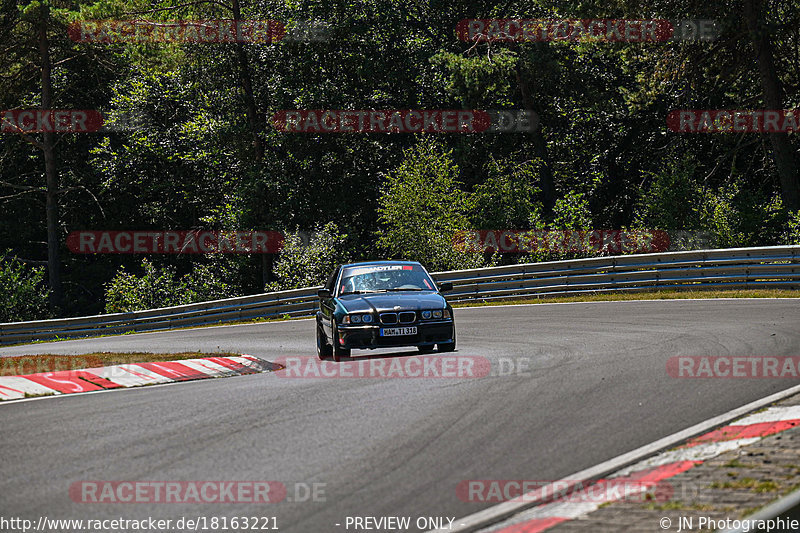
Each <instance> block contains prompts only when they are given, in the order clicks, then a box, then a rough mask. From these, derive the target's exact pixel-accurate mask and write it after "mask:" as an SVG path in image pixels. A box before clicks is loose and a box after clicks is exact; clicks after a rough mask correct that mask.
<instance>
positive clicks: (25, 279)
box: [0, 251, 50, 322]
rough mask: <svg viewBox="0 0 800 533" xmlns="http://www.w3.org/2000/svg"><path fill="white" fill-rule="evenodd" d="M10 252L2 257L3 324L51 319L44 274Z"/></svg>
mask: <svg viewBox="0 0 800 533" xmlns="http://www.w3.org/2000/svg"><path fill="white" fill-rule="evenodd" d="M9 254H10V251H6V253H5V254H3V255H2V256H0V286H2V287H3V292H2V296H0V322H17V321H21V320H40V319H43V318H49V317H50V314H49V312H48V309H47V299H48V292H49V290H48V289H47V288H46V287H45V284H44V283H43V279H44V270H43V269H42V268H29V267H27V266H25V264H24V263H22V262H21V261H20V260H19V259H17V257H15V256H10V255H9Z"/></svg>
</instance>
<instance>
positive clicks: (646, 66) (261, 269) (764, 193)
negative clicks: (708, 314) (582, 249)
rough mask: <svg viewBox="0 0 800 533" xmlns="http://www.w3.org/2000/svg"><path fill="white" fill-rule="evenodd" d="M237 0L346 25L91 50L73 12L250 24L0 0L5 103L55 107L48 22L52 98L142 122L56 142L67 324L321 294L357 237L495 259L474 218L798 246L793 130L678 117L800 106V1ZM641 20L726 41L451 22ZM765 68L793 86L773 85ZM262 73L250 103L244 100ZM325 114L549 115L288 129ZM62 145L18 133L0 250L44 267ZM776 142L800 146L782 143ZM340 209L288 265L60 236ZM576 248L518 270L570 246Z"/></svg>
mask: <svg viewBox="0 0 800 533" xmlns="http://www.w3.org/2000/svg"><path fill="white" fill-rule="evenodd" d="M238 3H239V4H240V6H241V15H242V17H243V18H245V19H253V20H266V19H271V20H281V21H284V22H287V23H289V24H291V23H296V22H301V21H308V20H315V21H323V22H327V23H328V26H329V32H328V39H327V40H322V41H315V42H297V41H292V40H291V39H284V40H282V41H280V42H278V43H273V44H263V43H262V44H244V45H243V46H241V47H240V46H237V45H235V44H232V43H227V44H225V43H220V44H213V45H211V44H208V43H202V44H198V43H147V44H141V43H135V42H128V43H113V44H108V43H100V42H86V43H76V42H74V41H72V40H71V39H70V38H69V37H68V33H67V25H68V24H70V23H72V22H76V21H80V20H90V19H93V20H98V19H104V18H110V19H131V18H136V19H146V20H155V21H159V22H167V21H169V20H176V19H177V20H180V19H183V20H213V19H226V18H231V17H232V16H233V14H232V12H231V8H230V7H229V4H227V3H224V2H213V1H205V0H202V1H199V2H186V3H164V2H155V3H154V2H146V1H145V0H126V1H121V0H75V1H70V2H67V1H65V0H47V1H44V0H36V1H30V0H20V1H16V2H4V3H3V4H2V7H0V38H1V39H2V41H3V43H4V48H3V57H2V60H0V61H1V62H2V71H3V75H2V76H0V104H2V105H0V109H3V110H7V109H29V108H35V107H39V106H40V105H41V102H42V87H41V83H42V82H41V73H42V72H41V64H42V58H41V54H40V49H39V46H38V43H37V39H38V38H39V36H40V33H39V31H38V29H39V28H45V29H46V32H45V33H46V36H47V37H48V46H49V53H50V57H51V63H52V67H53V68H52V85H53V91H52V93H53V100H54V101H53V106H54V107H55V108H57V109H98V110H101V111H103V113H104V114H105V115H106V116H109V118H113V117H114V116H116V117H122V118H123V119H124V118H125V117H127V119H129V120H127V121H126V120H116V122H114V121H112V124H111V126H112V127H111V128H110V130H109V131H105V132H102V133H92V134H56V135H55V141H56V147H57V148H56V150H55V155H56V159H57V161H56V169H57V173H58V176H57V178H58V179H57V181H58V183H57V184H56V186H55V188H54V191H56V192H57V199H58V204H59V205H58V219H59V220H58V224H57V225H56V230H55V231H57V232H58V237H59V242H60V243H62V244H61V247H60V252H61V254H60V256H61V265H62V278H63V285H64V292H65V295H64V296H65V297H64V304H65V308H64V309H63V314H66V315H80V314H91V313H95V312H99V311H101V310H102V309H103V306H104V305H106V306H110V308H113V309H122V308H141V307H142V306H144V307H146V306H149V305H167V304H171V303H182V302H185V301H189V300H195V299H198V298H205V297H207V298H217V297H221V296H232V295H235V294H243V293H256V292H260V291H262V290H264V286H265V280H269V279H275V281H274V282H272V284H271V285H270V287H280V288H284V287H295V286H298V285H303V284H316V283H319V282H320V281H321V280H322V279H323V278H324V276H325V275H327V274H322V272H323V271H325V272H326V273H327V271H329V268H330V265H331V263H332V262H335V261H337V260H338V258H336V259H334V256H336V254H337V253H338V251H339V250H346V255H347V257H348V258H350V259H353V260H358V259H367V258H374V257H396V258H401V257H402V258H408V259H418V260H420V261H422V262H423V263H425V264H426V266H428V267H429V268H431V269H432V270H441V269H449V268H466V267H473V266H480V265H483V264H487V262H491V261H493V259H492V258H489V257H485V256H483V255H482V254H469V253H463V252H459V251H458V250H454V248H453V246H452V237H453V233H454V232H458V231H460V230H463V229H522V230H524V229H540V230H562V229H582V228H593V229H624V228H646V229H663V230H670V231H684V232H690V233H692V234H693V235H702V236H704V237H703V239H705V242H704V244H702V243H700V242H692V241H691V239H689V240H688V241H687V242H689V244H688V246H700V245H705V246H749V245H769V244H778V243H781V242H786V241H787V240H788V241H789V242H797V239H798V236H797V234H798V231H800V230H798V229H797V228H798V216H800V215H798V210H797V206H793V205H791V202H789V201H787V198H789V197H790V195H789V194H788V193H787V191H788V190H790V189H791V187H792V184H795V185H796V184H797V182H798V179H800V172H799V171H798V170H797V169H798V165H797V164H796V163H797V159H796V158H797V154H798V150H797V147H798V136H797V134H796V133H794V134H789V135H783V136H772V135H759V134H755V133H733V132H731V133H709V134H693V133H676V132H673V131H669V129H668V128H667V127H666V124H665V117H666V116H667V115H668V113H670V112H671V111H673V110H679V109H760V108H769V105H768V104H769V102H768V100H770V99H769V98H767V95H773V96H771V97H770V98H774V95H775V94H776V93H777V95H778V97H780V98H781V100H782V101H781V104H780V105H777V106H776V108H787V109H791V108H796V107H797V106H798V105H800V90H798V87H800V69H798V63H797V60H796V59H797V57H798V55H800V37H798V33H797V32H796V28H797V27H798V21H800V4H798V3H797V2H789V1H787V0H777V1H775V2H772V3H764V2H761V3H759V2H755V3H753V2H721V3H713V2H712V3H709V2H699V1H698V0H689V1H688V2H678V1H677V0H659V1H658V2H656V3H652V2H650V3H647V2H644V1H642V0H618V1H615V2H613V3H611V4H610V5H608V3H606V4H604V3H602V2H583V1H582V2H573V3H568V4H569V5H567V4H566V3H556V2H552V1H551V0H532V1H527V2H520V1H516V0H512V1H510V2H507V3H504V4H502V5H498V4H496V3H493V2H488V1H486V0H477V1H474V0H470V1H466V0H454V1H452V2H432V1H431V0H419V1H414V2H405V3H402V2H401V3H398V2H392V1H390V0H353V1H350V2H341V1H338V0H337V1H333V2H294V1H293V2H283V1H279V0H252V1H247V0H241V1H240V2H238ZM755 4H762V5H763V6H764V7H763V10H762V13H760V14H757V15H759V16H758V17H757V19H758V20H757V21H756V22H758V24H762V25H763V27H764V28H766V29H768V30H769V31H768V32H753V31H751V28H749V27H748V20H749V19H748V14H747V13H746V7H747V6H749V5H755ZM45 6H46V7H47V9H42V8H43V7H45ZM643 14H646V15H647V16H648V17H655V18H663V19H668V20H681V19H688V18H713V19H716V20H717V21H719V23H720V24H719V28H720V30H721V33H720V36H719V38H718V39H717V40H715V41H714V42H713V43H710V42H680V41H669V42H662V43H641V44H634V43H623V42H616V43H615V42H604V41H592V42H588V41H587V42H575V41H550V42H531V43H519V42H503V41H492V42H464V41H462V40H459V38H458V37H457V35H456V33H455V31H454V30H455V28H456V26H457V24H458V23H459V21H461V20H462V19H465V18H467V19H469V18H476V19H485V18H492V17H499V18H513V17H520V18H541V19H585V18H614V19H625V18H628V19H639V18H641V17H642V16H643ZM42 25H44V26H42ZM763 35H767V37H768V38H769V40H770V46H769V47H766V48H765V50H767V52H769V53H767V52H765V53H761V54H756V53H755V45H754V42H753V37H758V36H763ZM770 70H774V77H773V78H774V79H773V80H772V81H773V82H775V83H773V86H772V88H773V89H775V88H777V90H767V89H768V87H767V85H769V84H768V83H767V81H769V80H767V81H765V79H764V73H765V72H769V71H770ZM245 74H247V75H248V76H249V77H250V79H251V81H252V84H251V85H252V91H251V92H252V94H247V93H246V91H244V90H243V83H242V80H243V79H244V77H245ZM765 83H767V85H765ZM770 101H771V100H770ZM323 108H325V109H410V108H415V109H487V110H492V109H498V110H516V109H525V110H534V111H535V112H536V113H537V114H538V117H539V125H540V127H539V128H538V129H537V130H536V131H533V132H521V133H503V134H501V133H491V134H488V133H487V134H463V135H462V134H441V135H431V134H419V135H413V134H396V135H395V134H385V135H384V134H375V133H371V134H359V133H345V134H311V133H286V132H281V131H277V130H276V129H275V128H273V127H271V126H270V124H269V118H270V117H271V116H272V115H273V114H274V113H275V112H276V111H278V110H291V109H323ZM253 109H254V110H255V115H254V116H251V113H252V112H253ZM431 137H435V139H432V138H431ZM43 138H44V135H43V134H41V133H33V132H31V133H29V134H27V135H26V136H24V137H23V136H21V135H15V134H11V133H3V134H2V135H0V205H2V215H0V221H1V222H2V223H0V250H2V249H6V248H11V249H13V250H14V251H15V253H17V254H19V256H20V257H26V258H29V259H31V260H34V261H37V262H41V261H46V260H47V259H48V249H47V245H46V242H47V234H48V231H47V230H48V228H47V224H46V222H45V208H44V202H45V190H46V180H45V162H44V158H43V153H42V150H40V149H39V148H38V147H37V145H41V143H42V141H43ZM776 138H778V139H782V140H783V141H785V144H784V148H786V147H787V146H788V150H783V151H776V149H775V146H774V143H773V141H774V139H776ZM257 145H261V147H262V148H263V150H262V152H263V155H261V156H259V150H258V149H257ZM778 153H782V154H786V153H790V154H792V155H790V156H789V157H795V164H794V165H791V164H785V160H786V156H785V155H784V156H783V160H784V164H781V165H779V164H777V160H778V159H777V155H776V154H778ZM787 169H788V170H787ZM792 173H793V174H792ZM51 199H52V195H51ZM51 212H52V211H51ZM329 221H331V223H332V224H333V226H332V227H335V228H337V229H336V230H335V231H333V230H331V231H330V232H328V231H327V230H325V231H322V233H323V234H324V235H325V236H324V237H320V238H321V239H322V240H321V241H319V242H316V243H315V244H314V246H312V247H309V249H305V247H303V246H300V244H298V242H296V241H294V240H293V239H294V237H292V236H289V238H288V240H287V248H286V249H285V250H284V253H283V254H281V256H280V257H279V258H277V260H276V261H275V262H274V263H270V262H269V261H262V260H263V257H262V256H237V257H232V258H225V259H224V260H219V261H216V262H210V261H209V260H208V258H203V257H196V256H195V257H187V256H171V257H159V258H158V259H153V261H154V263H147V264H142V263H140V260H139V259H138V258H136V257H134V256H116V255H100V254H98V255H82V254H70V253H69V252H68V251H67V250H66V248H65V246H64V245H63V243H64V241H65V238H66V235H67V234H68V233H69V232H72V231H79V230H120V229H124V230H141V229H153V230H158V231H163V230H168V229H169V230H173V229H174V230H190V229H198V228H202V229H224V230H241V231H246V230H276V229H280V228H294V229H295V231H296V232H297V231H305V232H311V231H313V230H314V228H316V229H317V230H321V228H322V226H320V224H323V223H326V222H329ZM327 227H329V226H325V228H327ZM343 228H346V234H347V237H346V239H345V240H342V239H344V235H343V233H340V231H342V232H343V231H344V230H343ZM51 230H53V228H52V227H51ZM562 252H563V251H562ZM562 252H559V251H558V250H542V251H541V252H540V253H539V252H537V253H536V254H532V255H527V256H526V255H514V254H508V255H505V256H503V257H502V260H503V261H504V262H513V261H530V260H547V259H556V258H561V257H572V256H574V254H564V253H562ZM156 264H157V265H158V267H156V266H155V265H156ZM270 264H273V268H272V269H271V270H270V268H269V265H270ZM147 265H149V266H147ZM264 265H267V266H266V267H265V266H264ZM222 270H224V271H225V273H224V274H222V273H220V272H221V271H222ZM132 272H137V273H139V274H136V275H134V274H132ZM142 272H144V273H142ZM187 272H189V273H191V276H190V277H191V278H192V279H193V280H194V281H192V282H191V283H193V285H192V284H190V283H189V281H187V278H185V276H186V273H187ZM179 273H180V275H179ZM111 280H113V281H111ZM222 280H224V282H223V281H222ZM106 296H108V297H109V299H107V298H106Z"/></svg>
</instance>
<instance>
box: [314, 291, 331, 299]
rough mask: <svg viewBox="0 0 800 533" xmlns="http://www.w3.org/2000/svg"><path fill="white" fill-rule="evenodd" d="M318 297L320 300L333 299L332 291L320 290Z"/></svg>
mask: <svg viewBox="0 0 800 533" xmlns="http://www.w3.org/2000/svg"><path fill="white" fill-rule="evenodd" d="M317 296H319V297H320V298H330V297H331V290H330V289H319V290H318V291H317Z"/></svg>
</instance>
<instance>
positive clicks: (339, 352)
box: [331, 326, 350, 363]
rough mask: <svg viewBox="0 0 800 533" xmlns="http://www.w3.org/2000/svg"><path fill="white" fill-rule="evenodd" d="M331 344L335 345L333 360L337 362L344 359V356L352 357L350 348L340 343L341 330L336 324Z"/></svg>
mask: <svg viewBox="0 0 800 533" xmlns="http://www.w3.org/2000/svg"><path fill="white" fill-rule="evenodd" d="M331 344H332V345H333V360H334V361H335V362H337V363H338V362H339V361H341V360H342V357H350V349H349V348H342V347H341V346H340V345H339V332H338V331H336V326H334V328H333V338H332V339H331Z"/></svg>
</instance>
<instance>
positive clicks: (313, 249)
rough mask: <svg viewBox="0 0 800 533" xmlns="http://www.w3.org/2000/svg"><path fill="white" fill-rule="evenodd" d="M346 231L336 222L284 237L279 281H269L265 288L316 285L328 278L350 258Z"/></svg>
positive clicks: (276, 289)
mask: <svg viewBox="0 0 800 533" xmlns="http://www.w3.org/2000/svg"><path fill="white" fill-rule="evenodd" d="M349 252H350V251H349V250H348V248H347V234H343V233H341V232H340V231H339V228H338V227H337V226H336V224H334V223H333V222H328V223H327V224H325V225H319V226H317V228H316V230H315V231H314V232H313V233H312V234H311V235H308V234H304V233H302V232H300V231H295V232H291V233H288V234H287V235H286V236H285V238H284V244H283V249H282V250H281V253H280V257H279V258H278V260H277V261H276V262H275V269H274V271H275V276H276V277H277V280H276V281H273V282H271V283H268V284H267V286H266V287H265V288H264V290H265V291H267V292H271V291H282V290H288V289H299V288H302V287H314V286H317V285H322V284H324V283H325V282H326V281H327V280H328V276H330V275H331V272H333V270H334V268H336V267H337V266H338V265H340V264H342V263H347V262H348V261H349V258H350V255H349Z"/></svg>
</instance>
